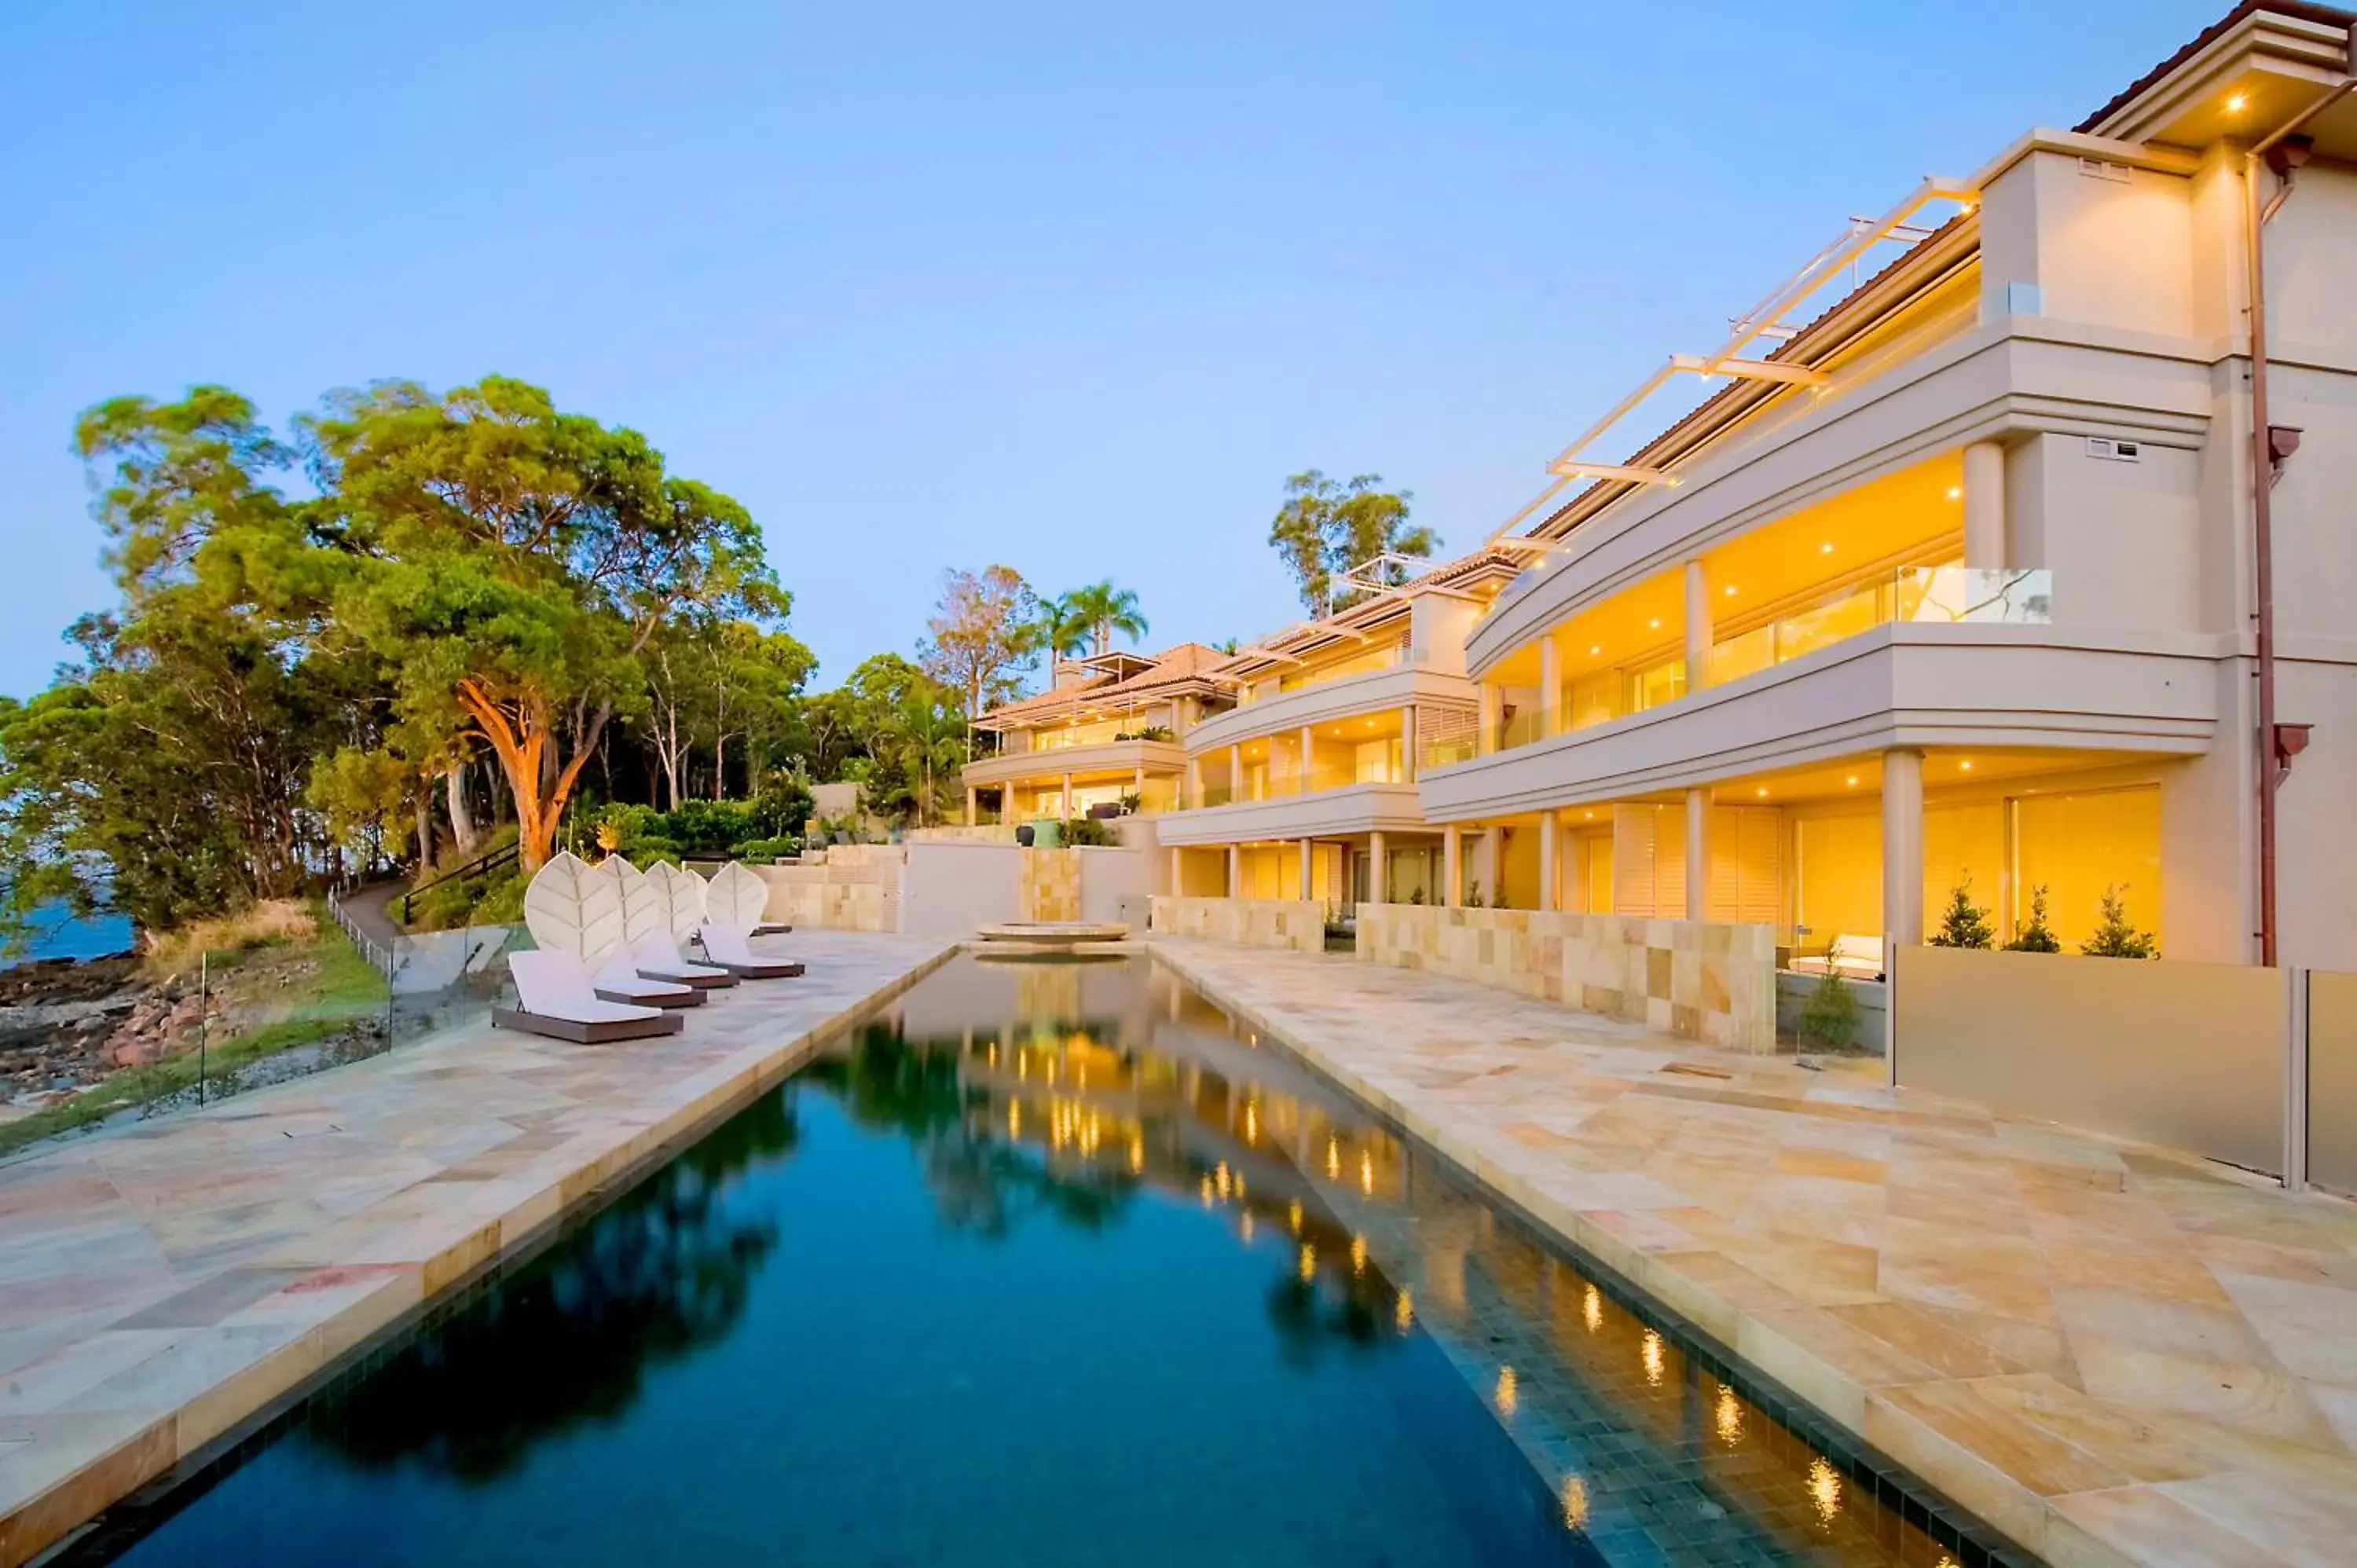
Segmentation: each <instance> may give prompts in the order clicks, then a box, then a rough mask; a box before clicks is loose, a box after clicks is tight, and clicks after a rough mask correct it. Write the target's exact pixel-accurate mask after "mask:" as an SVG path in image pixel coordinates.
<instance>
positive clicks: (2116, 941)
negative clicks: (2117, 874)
mask: <svg viewBox="0 0 2357 1568" xmlns="http://www.w3.org/2000/svg"><path fill="white" fill-rule="evenodd" d="M2125 886H2126V884H2124V883H2115V884H2114V885H2112V886H2109V887H2106V888H2104V897H2103V905H2102V908H2103V913H2104V918H2103V919H2102V921H2101V922H2100V923H2098V924H2097V925H2096V927H2095V934H2094V935H2093V936H2092V937H2090V938H2088V939H2087V940H2085V941H2083V942H2081V943H2080V944H2079V950H2080V951H2081V952H2083V953H2085V954H2086V955H2087V956H2088V957H2089V958H2158V957H2159V956H2160V945H2159V943H2158V942H2157V941H2156V940H2154V939H2153V934H2152V933H2151V932H2150V931H2139V930H2137V929H2136V928H2135V927H2134V926H2131V925H2129V924H2128V910H2127V903H2126V900H2125V899H2124V898H2122V897H2120V894H2121V891H2122V889H2123V888H2124V887H2125Z"/></svg>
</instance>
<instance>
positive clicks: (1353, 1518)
mask: <svg viewBox="0 0 2357 1568" xmlns="http://www.w3.org/2000/svg"><path fill="white" fill-rule="evenodd" d="M618 1048H619V1047H618ZM1736 1381H1737V1380H1735V1379H1734V1378H1733V1375H1732V1374H1731V1373H1726V1372H1724V1371H1723V1370H1721V1369H1715V1368H1714V1367H1713V1365H1712V1364H1710V1363H1709V1362H1707V1361H1706V1359H1703V1358H1702V1357H1700V1356H1698V1355H1696V1354H1693V1353H1689V1351H1688V1350H1687V1349H1686V1348H1683V1347H1682V1345H1681V1343H1680V1341H1679V1339H1678V1337H1677V1336H1676V1334H1675V1332H1674V1326H1673V1325H1670V1324H1668V1323H1667V1322H1666V1321H1665V1320H1663V1319H1661V1318H1659V1317H1657V1316H1652V1315H1648V1314H1643V1313H1641V1312H1640V1311H1639V1310H1637V1309H1635V1308H1633V1307H1632V1306H1631V1305H1629V1304H1626V1303H1624V1301H1623V1300H1622V1299H1621V1298H1620V1296H1619V1295H1617V1294H1615V1292H1614V1291H1613V1289H1612V1288H1611V1287H1610V1285H1609V1282H1606V1281H1603V1280H1601V1279H1599V1278H1598V1277H1595V1276H1593V1275H1592V1274H1590V1273H1583V1272H1582V1271H1581V1270H1580V1269H1579V1268H1578V1267H1577V1266H1575V1265H1574V1264H1573V1263H1572V1262H1569V1261H1567V1260H1566V1259H1565V1258H1564V1257H1562V1256H1561V1255H1559V1254H1558V1253H1557V1252H1555V1251H1553V1250H1551V1249H1550V1248H1548V1247H1547V1246H1544V1245H1543V1244H1541V1243H1540V1242H1539V1241H1538V1240H1536V1239H1534V1236H1533V1235H1532V1234H1531V1233H1530V1232H1529V1231H1527V1230H1524V1229H1523V1227H1522V1226H1521V1225H1520V1224H1519V1223H1517V1222H1516V1221H1515V1220H1514V1219H1512V1217H1510V1216H1508V1215H1506V1214H1504V1213H1501V1211H1500V1210H1498V1209H1497V1208H1494V1207H1492V1206H1491V1205H1490V1204H1489V1203H1487V1202H1485V1201H1483V1200H1482V1199H1480V1197H1478V1196H1476V1195H1475V1194H1474V1192H1473V1191H1472V1190H1470V1189H1469V1187H1467V1186H1466V1185H1464V1184H1463V1183H1462V1182H1461V1181H1460V1180H1458V1178H1457V1177H1456V1176H1453V1175H1452V1174H1450V1173H1449V1172H1448V1171H1447V1170H1445V1169H1442V1168H1440V1167H1439V1166H1438V1165H1437V1164H1436V1163H1435V1162H1434V1161H1433V1160H1432V1159H1431V1158H1430V1157H1429V1156H1428V1155H1425V1154H1423V1153H1421V1152H1419V1151H1418V1150H1417V1149H1416V1148H1415V1147H1414V1146H1413V1145H1411V1144H1407V1143H1406V1142H1405V1141H1404V1140H1402V1139H1401V1138H1399V1137H1398V1136H1396V1135H1394V1133H1392V1132H1390V1131H1388V1130H1387V1129H1386V1128H1384V1127H1383V1125H1381V1124H1380V1123H1378V1122H1376V1121H1374V1120H1373V1119H1372V1118H1371V1117H1369V1116H1368V1115H1366V1114H1365V1113H1364V1112H1362V1111H1361V1110H1359V1109H1358V1108H1357V1107H1355V1106H1354V1105H1353V1104H1352V1102H1351V1101H1349V1100H1347V1099H1346V1098H1345V1097H1343V1096H1342V1095H1340V1093H1338V1092H1337V1091H1335V1090H1333V1089H1332V1088H1331V1087H1330V1086H1328V1085H1326V1084H1324V1083H1323V1082H1322V1081H1321V1080H1319V1079H1316V1078H1314V1077H1313V1076H1312V1075H1311V1074H1310V1073H1309V1072H1308V1070H1307V1069H1304V1068H1303V1067H1302V1066H1301V1065H1299V1064H1298V1063H1297V1062H1294V1061H1292V1060H1290V1059H1289V1058H1286V1057H1284V1056H1283V1055H1281V1054H1279V1053H1278V1052H1276V1051H1275V1050H1274V1049H1273V1048H1271V1047H1267V1046H1265V1045H1263V1044H1262V1043H1260V1042H1258V1041H1257V1040H1256V1039H1255V1038H1254V1036H1252V1035H1251V1034H1249V1033H1247V1032H1243V1031H1240V1030H1238V1029H1237V1028H1235V1027H1233V1026H1231V1025H1230V1023H1229V1022H1228V1021H1227V1020H1226V1019H1225V1018H1224V1017H1223V1016H1222V1015H1221V1014H1220V1013H1219V1012H1218V1011H1217V1010H1216V1009H1215V1008H1213V1007H1212V1006H1211V1005H1210V1004H1208V1003H1206V1002H1205V1001H1203V1000H1202V999H1201V998H1200V997H1199V996H1197V995H1195V994H1194V993H1190V992H1189V991H1187V990H1186V989H1185V988H1184V987H1182V986H1181V985H1179V983H1177V982H1176V981H1175V980H1174V979H1173V978H1172V977H1171V976H1170V975H1168V973H1167V972H1161V971H1158V970H1157V969H1155V968H1153V967H1152V965H1151V963H1150V961H1147V960H1146V959H1142V958H1128V959H1121V960H1114V961H1099V962H1094V963H1089V962H1071V961H1067V962H1008V961H1004V960H1003V959H1001V960H998V961H982V960H977V959H974V958H965V959H960V960H958V961H955V962H953V963H952V965H950V966H949V967H947V968H945V969H943V970H942V971H940V972H937V973H936V974H934V975H933V976H931V978H929V979H927V980H926V981H924V982H922V983H920V984H919V985H918V986H917V987H915V988H914V989H913V990H911V991H910V992H909V993H908V994H907V995H906V996H905V997H903V998H902V999H901V1000H900V1001H899V1003H898V1004H896V1005H895V1006H894V1008H893V1009H892V1010H891V1012H890V1013H889V1014H888V1015H885V1016H883V1017H880V1018H878V1019H877V1020H875V1021H873V1022H871V1023H869V1024H867V1025H865V1026H860V1027H858V1028H856V1029H854V1030H853V1031H851V1032H850V1033H849V1034H847V1035H846V1036H844V1037H842V1038H840V1039H838V1040H836V1041H834V1042H833V1043H832V1044H831V1046H830V1047H828V1048H827V1049H826V1050H825V1051H824V1052H823V1054H822V1055H821V1056H820V1057H819V1058H817V1059H815V1060H814V1061H813V1062H812V1063H811V1064H810V1065H809V1066H808V1067H806V1068H805V1069H803V1070H802V1071H801V1072H800V1073H798V1074H797V1075H795V1076H794V1077H793V1078H792V1079H789V1080H788V1081H787V1082H785V1083H784V1084H782V1085H781V1086H780V1088H779V1089H777V1090H774V1091H772V1092H770V1093H769V1094H767V1095H765V1096H764V1097H763V1098H761V1099H760V1100H759V1101H757V1102H755V1103H754V1104H753V1105H751V1106H750V1107H749V1108H748V1109H747V1110H746V1111H744V1112H741V1113H739V1114H738V1115H737V1116H736V1117H734V1118H733V1119H731V1120H730V1121H728V1122H726V1123H725V1124H723V1125H722V1126H720V1127H719V1128H718V1129H717V1130H716V1131H715V1132H714V1133H711V1134H710V1135H709V1136H707V1137H705V1139H703V1140H702V1141H701V1142H699V1143H697V1144H694V1146H693V1147H691V1148H689V1149H687V1150H686V1151H685V1152H683V1154H681V1155H679V1156H678V1157H677V1158H676V1159H674V1160H673V1161H672V1162H671V1163H670V1164H669V1165H665V1166H663V1167H662V1168H661V1169H659V1170H657V1171H655V1172H654V1173H652V1174H651V1176H648V1177H647V1178H646V1179H645V1180H644V1181H642V1182H640V1183H639V1184H638V1185H637V1186H635V1187H632V1188H631V1189H630V1191H628V1192H627V1193H625V1194H623V1195H622V1196H621V1197H619V1198H618V1199H616V1200H615V1201H614V1202H612V1203H611V1204H610V1205H608V1207H606V1208H604V1209H603V1210H601V1211H600V1212H598V1213H597V1214H595V1215H594V1216H591V1217H589V1218H587V1219H584V1220H582V1221H581V1222H579V1223H577V1224H576V1225H575V1226H573V1227H572V1228H571V1229H570V1230H567V1231H565V1233H563V1234H562V1235H560V1236H559V1237H557V1238H556V1239H554V1240H553V1241H552V1242H551V1244H550V1245H548V1246H547V1247H546V1248H545V1249H544V1250H543V1251H539V1252H538V1253H537V1254H535V1255H534V1256H533V1257H531V1258H529V1259H527V1260H524V1261H522V1262H518V1263H516V1264H513V1265H511V1266H510V1267H509V1268H508V1269H506V1270H505V1271H504V1272H503V1273H501V1274H500V1275H499V1276H497V1277H494V1278H491V1279H489V1280H486V1281H484V1282H482V1283H479V1284H478V1285H476V1286H474V1287H473V1288H471V1289H469V1290H468V1292H466V1293H464V1294H462V1295H461V1296H460V1297H458V1298H457V1299H456V1300H454V1301H453V1302H451V1303H449V1304H448V1305H446V1306H445V1307H443V1308H442V1309H440V1310H439V1311H437V1312H436V1314H434V1315H433V1316H430V1317H429V1318H428V1319H427V1320H426V1321H425V1322H424V1323H422V1324H420V1325H418V1326H415V1327H414V1328H412V1329H410V1330H408V1331H406V1332H405V1333H404V1335H402V1336H401V1337H398V1338H396V1339H395V1340H394V1341H393V1342H392V1343H390V1344H388V1345H385V1346H383V1347H381V1348H378V1349H377V1350H375V1351H374V1352H373V1353H372V1354H371V1356H370V1357H369V1359H367V1360H366V1361H365V1362H363V1363H361V1365H359V1366H357V1367H355V1368H353V1369H350V1370H348V1371H347V1372H345V1373H343V1374H342V1375H340V1376H339V1378H338V1379H337V1380H335V1381H334V1382H332V1383H330V1384H329V1385H328V1386H327V1387H325V1388H323V1389H321V1390H319V1391H316V1392H314V1393H313V1394H312V1395H311V1397H310V1398H309V1399H308V1400H307V1401H306V1402H304V1403H303V1404H301V1405H300V1406H298V1407H296V1409H295V1410H294V1411H293V1412H291V1413H290V1414H289V1415H287V1416H285V1417H284V1418H282V1419H281V1420H280V1421H278V1422H276V1423H274V1424H273V1425H271V1426H269V1427H267V1428H265V1429H264V1430H263V1431H261V1432H259V1433H257V1434H253V1435H252V1436H251V1437H249V1438H248V1439H247V1440H246V1441H245V1442H244V1443H243V1444H242V1446H240V1447H239V1448H237V1449H236V1450H234V1451H232V1452H230V1453H228V1454H225V1455H222V1456H221V1459H220V1460H219V1461H217V1462H216V1463H215V1464H214V1465H213V1466H211V1467H210V1469H209V1470H207V1471H206V1472H205V1473H204V1474H203V1475H201V1476H200V1477H197V1478H196V1479H195V1480H193V1481H191V1482H189V1483H188V1484H186V1485H184V1486H182V1487H179V1488H178V1489H177V1490H175V1491H173V1492H171V1493H169V1494H167V1495H166V1496H164V1497H163V1498H157V1499H151V1500H150V1501H149V1502H148V1503H147V1504H146V1505H145V1506H144V1507H139V1506H133V1507H125V1508H123V1509H117V1510H116V1512H115V1513H114V1514H113V1516H111V1517H110V1519H109V1520H107V1521H105V1523H104V1525H103V1526H102V1529H101V1530H99V1531H97V1532H95V1533H94V1534H93V1535H91V1537H89V1538H87V1539H85V1540H84V1541H82V1542H81V1545H80V1546H79V1548H78V1549H77V1550H76V1551H75V1552H73V1553H72V1554H71V1555H70V1558H69V1561H70V1562H74V1563H98V1562H108V1561H120V1562H122V1563H126V1564H134V1565H137V1568H196V1565H210V1564H226V1563H236V1564H241V1565H253V1568H271V1565H279V1564H307V1563H334V1564H337V1565H338V1568H379V1565H385V1568H390V1565H393V1564H410V1563H437V1564H454V1565H457V1564H475V1563H482V1564H491V1563H498V1564H502V1565H516V1564H527V1565H528V1564H542V1563H546V1564H565V1568H602V1565H605V1564H622V1563H780V1564H805V1563H807V1564H814V1565H815V1564H827V1565H829V1568H835V1565H845V1564H866V1563H909V1564H916V1563H974V1564H985V1565H992V1568H996V1565H1002V1564H1018V1563H1043V1564H1044V1563H1058V1564H1061V1563H1122V1564H1125V1565H1135V1564H1147V1565H1153V1564H1162V1563H1170V1564H1212V1563H1217V1564H1247V1563H1270V1564H1285V1565H1287V1568H1293V1565H1299V1564H1328V1563H1331V1564H1338V1565H1341V1564H1348V1565H1351V1568H1369V1565H1378V1564H1391V1565H1394V1568H1448V1565H1452V1564H1487V1563H1499V1564H1504V1563H1513V1564H1540V1565H1543V1564H1550V1563H1555V1564H1597V1563H1616V1564H1618V1563H1796V1562H1808V1563H1861V1564H1865V1563H1873V1564H1887V1563H1907V1564H1919V1563H1920V1564H1925V1565H1932V1564H1938V1563H1943V1562H1947V1563H1974V1562H1978V1561H1981V1560H1982V1559H1981V1556H1980V1554H1979V1553H1978V1552H1977V1551H1976V1549H1975V1547H1974V1546H1973V1545H1972V1544H1971V1543H1970V1542H1969V1541H1961V1540H1959V1539H1957V1538H1956V1536H1955V1535H1954V1533H1953V1531H1952V1530H1949V1529H1948V1528H1947V1527H1945V1526H1943V1525H1942V1524H1941V1523H1939V1522H1938V1521H1937V1520H1933V1519H1931V1518H1928V1517H1927V1516H1926V1515H1925V1513H1924V1512H1923V1510H1922V1509H1921V1508H1920V1507H1917V1506H1913V1505H1910V1504H1906V1503H1904V1502H1902V1501H1901V1500H1900V1498H1898V1496H1897V1495H1896V1493H1895V1492H1894V1491H1893V1489H1892V1487H1890V1485H1889V1483H1888V1482H1886V1481H1880V1480H1878V1478H1877V1477H1874V1476H1873V1475H1871V1474H1868V1473H1866V1472H1864V1471H1863V1469H1862V1467H1861V1466H1858V1465H1857V1464H1856V1463H1855V1462H1854V1461H1852V1460H1851V1459H1849V1458H1847V1457H1846V1456H1844V1455H1841V1454H1840V1453H1839V1452H1838V1451H1837V1449H1836V1448H1835V1446H1834V1445H1833V1444H1831V1443H1830V1441H1829V1440H1828V1439H1826V1438H1825V1437H1824V1435H1823V1434H1819V1435H1817V1436H1815V1437H1814V1438H1812V1437H1809V1436H1804V1435H1803V1434H1801V1432H1799V1431H1796V1430H1795V1429H1794V1428H1793V1427H1792V1426H1790V1425H1787V1424H1784V1423H1781V1422H1780V1421H1778V1420H1777V1419H1773V1418H1772V1417H1771V1413H1770V1410H1769V1409H1767V1408H1765V1407H1763V1405H1762V1404H1760V1403H1758V1402H1754V1401H1753V1400H1752V1399H1750V1398H1748V1397H1746V1392H1745V1391H1744V1390H1742V1389H1740V1388H1738V1387H1737V1386H1736Z"/></svg>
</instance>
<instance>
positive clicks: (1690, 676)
mask: <svg viewBox="0 0 2357 1568" xmlns="http://www.w3.org/2000/svg"><path fill="white" fill-rule="evenodd" d="M1710 644H1711V628H1710V575H1709V574H1708V573H1706V572H1705V571H1704V570H1703V569H1702V563H1701V562H1700V561H1689V562H1687V563H1686V690H1687V691H1689V692H1699V691H1701V690H1702V689H1703V688H1704V687H1705V686H1707V685H1709V684H1710Z"/></svg>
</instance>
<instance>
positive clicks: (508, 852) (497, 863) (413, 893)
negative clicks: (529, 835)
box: [401, 842, 523, 926]
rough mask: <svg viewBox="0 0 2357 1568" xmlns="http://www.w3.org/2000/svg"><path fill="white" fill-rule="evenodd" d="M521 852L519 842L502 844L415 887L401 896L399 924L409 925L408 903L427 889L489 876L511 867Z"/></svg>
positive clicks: (521, 846)
mask: <svg viewBox="0 0 2357 1568" xmlns="http://www.w3.org/2000/svg"><path fill="white" fill-rule="evenodd" d="M522 850H523V845H522V843H520V842H519V843H510V844H503V845H501V846H500V848H498V849H494V850H488V851H486V852H484V853H483V854H479V855H477V856H476V857H475V858H474V859H472V860H470V861H468V862H467V863H466V864H465V865H460V866H455V867H453V868H452V869H450V870H448V871H446V872H444V873H443V874H442V875H439V876H437V877H436V878H434V880H433V881H431V882H421V883H419V884H418V885H417V886H414V887H412V888H411V889H410V890H409V891H408V892H406V893H404V894H403V895H402V896H401V923H402V924H403V925H404V926H405V925H407V924H409V901H410V900H411V899H413V898H414V897H417V896H418V895H419V894H420V893H423V892H425V890H426V889H427V888H429V887H439V886H442V885H443V884H444V883H445V882H457V881H459V880H461V879H463V878H467V877H474V876H489V875H490V874H491V873H492V872H494V871H498V870H500V868H502V867H503V866H510V865H514V864H515V863H516V857H517V855H519V854H522Z"/></svg>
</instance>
